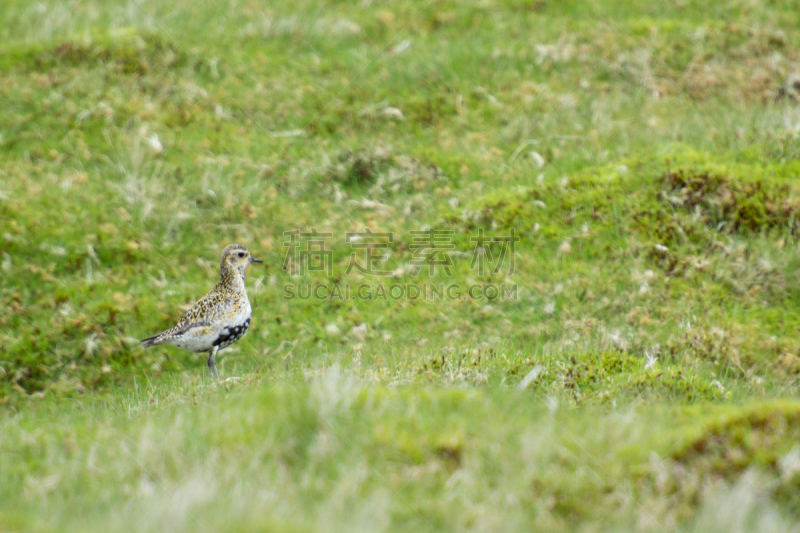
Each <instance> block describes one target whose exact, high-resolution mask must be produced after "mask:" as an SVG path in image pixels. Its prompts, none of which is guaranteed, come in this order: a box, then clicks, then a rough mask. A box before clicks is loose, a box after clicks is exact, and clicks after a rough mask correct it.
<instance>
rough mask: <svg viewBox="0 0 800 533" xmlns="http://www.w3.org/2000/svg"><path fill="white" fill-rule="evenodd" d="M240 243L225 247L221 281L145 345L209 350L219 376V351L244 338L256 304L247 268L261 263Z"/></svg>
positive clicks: (210, 360)
mask: <svg viewBox="0 0 800 533" xmlns="http://www.w3.org/2000/svg"><path fill="white" fill-rule="evenodd" d="M260 262H261V260H260V259H256V258H254V257H253V256H251V255H250V252H249V250H247V248H245V247H244V246H242V245H240V244H231V245H229V246H227V247H226V248H225V249H224V250H223V251H222V257H221V259H220V275H219V282H218V283H217V285H216V286H215V287H214V288H213V289H211V291H210V292H209V293H208V294H206V295H205V296H204V297H203V298H202V299H200V301H199V302H197V303H196V304H194V305H193V306H192V308H191V309H189V311H187V312H186V314H185V315H184V316H183V318H181V319H180V321H179V322H178V323H177V324H176V325H175V326H174V327H172V328H170V329H168V330H166V331H163V332H161V333H159V334H158V335H154V336H152V337H149V338H147V339H143V340H142V341H141V343H142V347H144V348H148V347H150V346H158V345H161V344H165V345H167V346H175V347H176V348H182V349H184V350H189V351H190V352H208V353H209V356H208V368H209V370H210V371H211V372H212V373H213V374H215V375H216V376H217V378H219V373H218V372H217V370H216V353H217V351H219V350H221V349H223V348H226V347H228V346H230V345H231V344H233V343H234V342H236V341H238V340H239V339H241V338H242V337H243V336H244V334H245V333H247V330H248V328H249V327H250V316H251V313H252V308H251V307H250V301H249V300H248V299H247V290H246V289H245V284H244V271H245V268H247V265H249V264H250V263H260Z"/></svg>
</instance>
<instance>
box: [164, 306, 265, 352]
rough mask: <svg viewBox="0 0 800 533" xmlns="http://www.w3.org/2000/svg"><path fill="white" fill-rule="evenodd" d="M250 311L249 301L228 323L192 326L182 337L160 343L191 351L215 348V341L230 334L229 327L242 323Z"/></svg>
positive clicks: (206, 350)
mask: <svg viewBox="0 0 800 533" xmlns="http://www.w3.org/2000/svg"><path fill="white" fill-rule="evenodd" d="M250 313H251V309H250V303H249V302H248V303H247V305H246V306H244V308H243V309H242V311H241V312H240V313H237V314H236V315H233V316H232V317H230V319H229V320H230V321H229V322H227V323H222V322H218V323H216V324H210V325H208V326H201V327H196V328H192V329H190V330H188V331H186V332H184V333H183V335H181V336H180V337H172V338H169V339H165V340H164V341H162V342H159V343H158V344H165V345H167V346H174V347H176V348H181V349H183V350H188V351H190V352H208V351H211V349H212V348H214V341H215V340H217V339H218V338H219V336H220V335H228V334H229V333H230V329H229V328H234V327H236V326H240V325H242V324H243V323H244V322H245V321H246V320H247V319H248V318H250Z"/></svg>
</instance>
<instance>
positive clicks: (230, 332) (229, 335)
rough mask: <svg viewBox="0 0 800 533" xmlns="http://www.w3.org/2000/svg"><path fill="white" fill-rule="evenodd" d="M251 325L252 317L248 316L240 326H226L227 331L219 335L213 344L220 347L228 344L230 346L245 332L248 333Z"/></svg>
mask: <svg viewBox="0 0 800 533" xmlns="http://www.w3.org/2000/svg"><path fill="white" fill-rule="evenodd" d="M249 327H250V319H249V318H248V319H247V320H245V321H244V322H242V323H241V324H239V325H238V326H229V327H228V328H226V332H224V333H221V334H220V335H219V337H217V338H216V339H215V340H214V342H213V343H211V344H212V346H219V349H220V350H221V349H223V348H225V347H227V346H230V345H231V344H233V343H234V342H236V341H238V340H239V339H241V338H242V337H244V334H245V333H247V329H248V328H249Z"/></svg>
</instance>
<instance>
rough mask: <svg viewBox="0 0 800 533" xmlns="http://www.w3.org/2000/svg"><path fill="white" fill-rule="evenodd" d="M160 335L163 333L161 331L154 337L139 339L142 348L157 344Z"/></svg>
mask: <svg viewBox="0 0 800 533" xmlns="http://www.w3.org/2000/svg"><path fill="white" fill-rule="evenodd" d="M160 337H161V333H159V334H158V335H153V336H152V337H147V338H146V339H142V340H140V341H139V343H140V344H141V346H142V348H149V347H151V346H155V345H156V344H158V341H159V340H160Z"/></svg>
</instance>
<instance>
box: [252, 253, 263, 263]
mask: <svg viewBox="0 0 800 533" xmlns="http://www.w3.org/2000/svg"><path fill="white" fill-rule="evenodd" d="M250 262H251V263H263V262H264V261H262V260H261V259H256V258H255V257H253V256H252V255H251V256H250Z"/></svg>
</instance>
